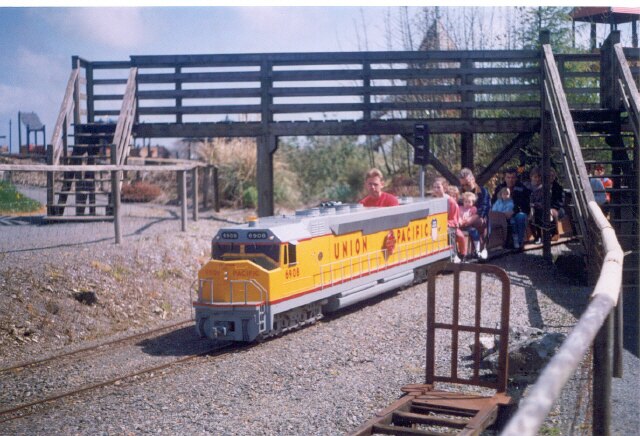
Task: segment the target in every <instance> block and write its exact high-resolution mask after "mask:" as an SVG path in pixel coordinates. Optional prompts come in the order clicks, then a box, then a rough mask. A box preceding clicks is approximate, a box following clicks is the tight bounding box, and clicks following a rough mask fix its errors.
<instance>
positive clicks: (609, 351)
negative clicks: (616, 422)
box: [591, 311, 613, 436]
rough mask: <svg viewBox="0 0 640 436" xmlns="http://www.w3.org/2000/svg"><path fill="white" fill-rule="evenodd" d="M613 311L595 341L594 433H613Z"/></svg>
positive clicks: (606, 435) (592, 417)
mask: <svg viewBox="0 0 640 436" xmlns="http://www.w3.org/2000/svg"><path fill="white" fill-rule="evenodd" d="M612 356H613V311H612V312H611V313H609V315H608V316H607V318H606V319H605V321H604V324H603V325H602V327H601V328H600V331H599V332H598V335H597V336H596V338H595V340H594V341H593V413H592V416H591V419H592V431H593V434H594V435H604V436H608V435H610V434H611V378H612V376H613V373H612V368H613V363H612V362H613V357H612Z"/></svg>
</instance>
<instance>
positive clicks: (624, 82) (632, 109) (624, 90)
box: [613, 43, 640, 138]
mask: <svg viewBox="0 0 640 436" xmlns="http://www.w3.org/2000/svg"><path fill="white" fill-rule="evenodd" d="M613 51H614V60H615V62H614V65H615V66H614V68H613V71H614V74H615V76H616V77H614V81H615V82H616V84H617V85H618V86H619V87H620V96H621V98H622V102H623V103H624V107H625V109H626V110H627V113H628V114H629V121H630V122H631V128H632V129H633V132H634V133H635V135H636V138H640V126H638V124H640V94H638V87H637V86H636V83H635V81H634V80H633V75H632V74H631V69H630V68H629V63H628V62H627V58H626V57H625V55H624V50H623V49H622V45H621V44H620V43H617V44H614V45H613Z"/></svg>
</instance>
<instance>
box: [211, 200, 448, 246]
mask: <svg viewBox="0 0 640 436" xmlns="http://www.w3.org/2000/svg"><path fill="white" fill-rule="evenodd" d="M446 211H447V202H446V200H445V199H444V198H437V197H426V198H401V199H400V205H399V206H393V207H364V206H362V205H360V204H338V205H329V206H323V207H317V208H312V209H305V210H300V211H296V213H295V214H291V215H279V216H270V217H263V218H258V219H257V220H256V221H253V222H249V223H245V224H241V225H237V226H231V227H225V228H223V229H221V230H220V231H219V232H218V235H222V234H223V233H224V232H229V231H232V232H233V231H239V230H246V232H245V231H241V232H237V235H236V236H235V239H236V242H243V241H245V242H246V241H247V240H252V242H256V241H255V240H253V237H252V236H249V235H248V233H252V235H254V234H255V233H256V232H259V231H265V230H267V231H268V232H269V233H270V234H272V235H273V236H274V237H275V238H276V239H278V240H279V241H280V242H294V241H297V240H302V239H308V238H311V237H313V236H319V235H325V234H328V233H331V232H332V233H333V234H335V235H341V234H345V233H351V232H355V231H362V233H363V234H365V235H367V234H371V233H376V232H379V231H382V230H386V229H389V228H392V227H404V226H406V225H408V224H409V222H410V221H412V220H416V219H419V218H424V217H426V216H427V215H430V214H433V213H442V212H446Z"/></svg>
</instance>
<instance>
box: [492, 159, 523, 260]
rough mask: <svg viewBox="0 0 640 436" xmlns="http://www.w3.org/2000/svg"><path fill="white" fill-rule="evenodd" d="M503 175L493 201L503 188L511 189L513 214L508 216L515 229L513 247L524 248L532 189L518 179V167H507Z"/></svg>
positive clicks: (494, 200)
mask: <svg viewBox="0 0 640 436" xmlns="http://www.w3.org/2000/svg"><path fill="white" fill-rule="evenodd" d="M503 176H504V181H503V182H502V183H501V184H499V185H498V186H497V187H496V190H495V191H494V193H493V197H491V203H492V204H493V203H495V202H496V200H497V199H498V192H500V190H501V189H502V188H505V187H506V188H509V190H510V191H511V199H512V200H513V215H511V216H507V219H508V220H509V222H510V223H511V227H512V228H513V230H514V235H513V248H515V249H516V250H522V248H523V247H524V235H525V232H526V229H527V217H528V216H529V211H530V210H531V206H530V204H529V198H530V196H531V191H530V190H529V189H528V188H527V187H526V186H524V184H523V183H522V182H521V181H520V180H518V170H517V169H516V168H514V167H509V168H507V169H505V170H504V172H503Z"/></svg>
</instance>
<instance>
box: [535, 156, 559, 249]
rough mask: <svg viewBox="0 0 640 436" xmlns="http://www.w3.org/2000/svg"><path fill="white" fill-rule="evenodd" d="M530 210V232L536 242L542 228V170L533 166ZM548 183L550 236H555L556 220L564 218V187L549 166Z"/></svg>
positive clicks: (539, 240)
mask: <svg viewBox="0 0 640 436" xmlns="http://www.w3.org/2000/svg"><path fill="white" fill-rule="evenodd" d="M530 178H531V212H532V219H533V221H532V223H533V227H532V233H533V236H534V238H535V239H536V243H538V244H539V243H540V242H541V240H542V239H541V237H542V234H541V229H543V228H544V226H545V222H544V218H545V217H544V190H543V183H542V170H541V169H540V167H535V168H533V169H532V170H531V173H530ZM548 180H549V184H550V185H551V199H550V208H549V223H550V228H549V230H550V231H551V234H552V237H553V238H555V237H557V234H558V228H557V225H556V224H557V222H558V221H559V220H561V219H562V218H564V216H565V214H566V213H565V210H564V189H563V188H562V186H561V185H560V183H558V180H557V179H556V171H555V170H554V169H553V168H551V169H550V170H549V175H548Z"/></svg>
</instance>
